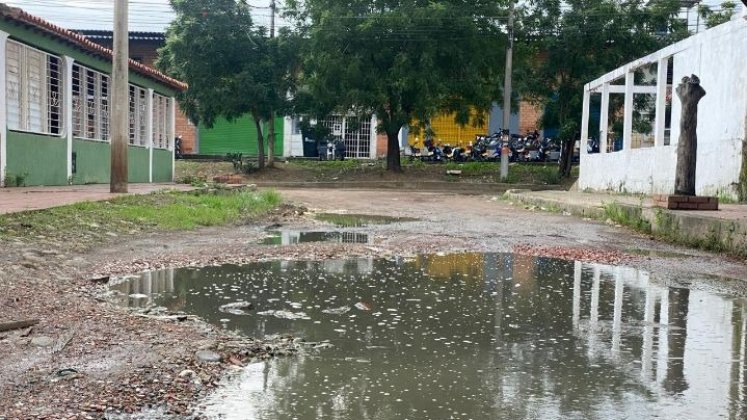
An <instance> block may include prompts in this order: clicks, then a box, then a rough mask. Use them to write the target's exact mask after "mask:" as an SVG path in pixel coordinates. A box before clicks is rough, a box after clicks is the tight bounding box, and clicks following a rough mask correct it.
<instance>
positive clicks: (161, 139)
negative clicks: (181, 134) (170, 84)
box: [153, 94, 174, 149]
mask: <svg viewBox="0 0 747 420" xmlns="http://www.w3.org/2000/svg"><path fill="white" fill-rule="evenodd" d="M173 102H174V101H173V99H170V98H167V97H165V96H162V95H158V94H154V95H153V147H156V148H159V149H169V148H171V146H172V143H173V141H174V133H173V132H172V127H171V115H172V114H173V111H172V107H173V106H174V105H173Z"/></svg>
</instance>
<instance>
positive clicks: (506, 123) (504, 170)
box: [501, 0, 514, 181]
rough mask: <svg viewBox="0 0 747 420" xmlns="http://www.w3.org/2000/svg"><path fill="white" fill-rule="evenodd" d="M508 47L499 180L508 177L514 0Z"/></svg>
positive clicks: (510, 5)
mask: <svg viewBox="0 0 747 420" xmlns="http://www.w3.org/2000/svg"><path fill="white" fill-rule="evenodd" d="M507 32H508V47H507V48H506V79H505V80H504V82H503V147H502V148H501V181H505V180H506V179H507V178H508V153H509V148H508V142H509V140H510V139H511V135H510V130H509V127H510V126H511V72H512V71H513V54H514V53H513V51H514V0H510V2H509V4H508V29H507Z"/></svg>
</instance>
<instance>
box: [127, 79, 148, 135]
mask: <svg viewBox="0 0 747 420" xmlns="http://www.w3.org/2000/svg"><path fill="white" fill-rule="evenodd" d="M147 98H148V95H147V91H146V90H145V89H143V88H139V87H137V86H134V85H130V115H129V124H130V144H133V145H137V146H147V145H148V138H147V135H146V134H147V125H148V121H147V116H148V99H147Z"/></svg>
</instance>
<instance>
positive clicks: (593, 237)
mask: <svg viewBox="0 0 747 420" xmlns="http://www.w3.org/2000/svg"><path fill="white" fill-rule="evenodd" d="M281 193H282V195H283V196H284V197H285V199H286V202H288V203H291V204H294V205H296V206H298V207H289V206H284V207H283V208H282V209H280V210H278V211H277V212H275V213H274V214H272V215H270V216H268V217H267V218H266V219H265V220H263V221H261V223H254V224H250V225H245V226H231V227H223V228H212V229H203V230H200V231H197V232H172V233H159V234H151V235H146V236H141V237H131V238H112V240H111V241H109V242H108V243H106V244H103V245H102V246H100V247H97V248H95V249H93V250H90V251H88V252H85V253H80V252H76V251H71V250H72V249H75V247H74V246H72V244H67V245H66V246H59V245H53V244H52V242H51V241H48V240H47V239H46V238H43V237H39V238H28V239H26V240H24V241H17V242H8V241H6V242H0V248H1V249H2V250H3V252H2V254H1V255H0V287H2V289H3V294H2V296H0V322H4V321H6V320H20V319H38V320H39V322H38V324H36V325H34V326H32V327H30V328H24V329H18V330H14V331H8V332H0V352H2V354H3V358H4V361H3V368H2V369H0V419H1V418H103V417H105V416H107V417H109V418H138V417H156V418H164V417H169V416H172V417H173V418H183V417H185V416H188V415H189V413H190V412H191V409H192V408H193V407H194V406H195V404H196V403H197V402H198V401H199V400H200V398H201V397H202V396H204V395H205V393H206V392H209V391H210V390H211V389H212V388H214V387H215V386H216V384H218V383H219V382H220V378H221V375H222V374H223V373H225V372H226V370H228V369H235V368H237V366H242V365H245V364H247V363H251V362H252V361H256V360H261V359H264V358H268V357H274V356H286V355H288V356H290V357H292V354H293V353H294V352H296V351H297V349H298V348H300V347H302V346H300V345H299V343H298V341H299V339H300V338H292V337H279V338H274V339H271V340H264V341H262V340H255V339H252V338H248V337H238V336H235V335H232V334H231V333H229V332H227V331H222V330H220V329H218V328H216V327H213V326H210V325H207V324H205V323H203V322H202V321H200V320H199V319H195V318H194V317H190V316H174V314H163V313H142V312H130V311H127V310H124V309H121V308H118V307H115V306H114V305H112V304H111V303H109V302H107V301H106V299H103V298H102V292H103V291H104V290H105V288H106V286H105V285H104V284H102V282H101V281H98V282H97V281H92V279H99V280H101V279H106V278H107V277H109V276H112V275H117V274H126V273H133V272H139V271H143V270H146V269H151V268H161V267H178V266H187V265H206V264H217V263H222V262H248V261H257V260H267V259H314V260H317V259H328V258H340V257H344V256H389V255H413V254H420V253H436V252H468V251H476V252H517V253H522V254H529V255H543V256H555V257H558V258H564V259H580V260H583V261H590V262H602V263H607V264H624V265H631V266H635V267H639V268H642V269H646V270H649V271H651V272H652V273H653V275H655V276H662V277H665V278H668V279H675V281H681V282H684V283H688V284H690V283H692V282H693V281H698V282H702V283H708V284H709V285H710V286H715V287H719V288H720V289H721V290H726V291H727V292H728V293H735V294H743V295H747V292H745V287H744V284H745V283H744V282H743V281H742V280H744V279H747V265H745V264H744V262H743V261H737V260H732V259H726V258H722V257H720V256H717V255H713V254H708V253H703V252H700V251H694V250H688V249H684V248H678V247H673V246H670V245H666V244H661V243H658V242H656V241H654V240H652V239H651V238H649V237H647V236H642V235H638V234H634V233H630V232H629V231H627V230H625V229H623V228H620V227H616V226H613V225H609V224H604V223H598V222H593V221H589V220H581V219H578V218H574V217H571V216H566V215H562V214H553V213H544V212H539V211H535V210H531V209H525V208H524V207H518V206H513V205H512V204H511V203H508V202H505V201H502V200H500V199H498V198H497V197H491V196H473V195H470V196H466V195H456V194H444V193H421V192H393V191H364V190H312V191H308V190H283V191H281ZM294 209H298V210H299V211H296V210H294ZM306 209H308V212H306V211H305V210H306ZM322 211H325V212H347V213H362V214H376V215H388V216H406V217H415V218H418V219H419V220H418V221H415V222H407V223H396V224H390V225H374V226H369V227H362V228H355V229H344V230H355V231H360V232H367V233H369V234H373V235H374V243H373V244H352V245H351V244H345V245H343V244H335V243H310V244H299V245H291V246H263V245H258V242H259V239H261V238H263V237H264V236H265V235H266V229H267V228H268V227H270V226H271V225H277V224H280V225H282V228H283V229H298V230H311V229H313V230H320V229H330V230H334V229H338V228H335V227H333V226H330V225H327V224H324V223H321V222H318V221H316V220H315V219H314V218H313V217H312V215H313V213H315V212H322ZM275 228H276V226H275ZM716 276H724V277H729V278H732V279H737V280H738V281H723V280H719V279H717V278H716ZM299 351H300V350H299ZM198 352H201V353H198ZM198 354H199V356H198ZM214 356H219V357H220V359H221V360H220V362H207V361H202V360H201V358H202V359H209V358H210V357H214ZM133 413H134V414H133Z"/></svg>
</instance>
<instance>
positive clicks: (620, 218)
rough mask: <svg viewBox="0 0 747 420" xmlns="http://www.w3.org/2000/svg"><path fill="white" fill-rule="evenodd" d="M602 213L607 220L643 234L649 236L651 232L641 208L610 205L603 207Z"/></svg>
mask: <svg viewBox="0 0 747 420" xmlns="http://www.w3.org/2000/svg"><path fill="white" fill-rule="evenodd" d="M604 213H605V216H606V217H607V219H609V220H612V221H613V222H615V223H619V224H621V225H623V226H627V227H631V228H633V229H635V230H637V231H639V232H643V233H648V234H650V233H651V232H652V229H651V223H650V222H649V221H648V220H646V219H645V218H643V214H642V209H641V207H628V206H621V205H619V204H617V203H610V204H606V205H605V206H604Z"/></svg>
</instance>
